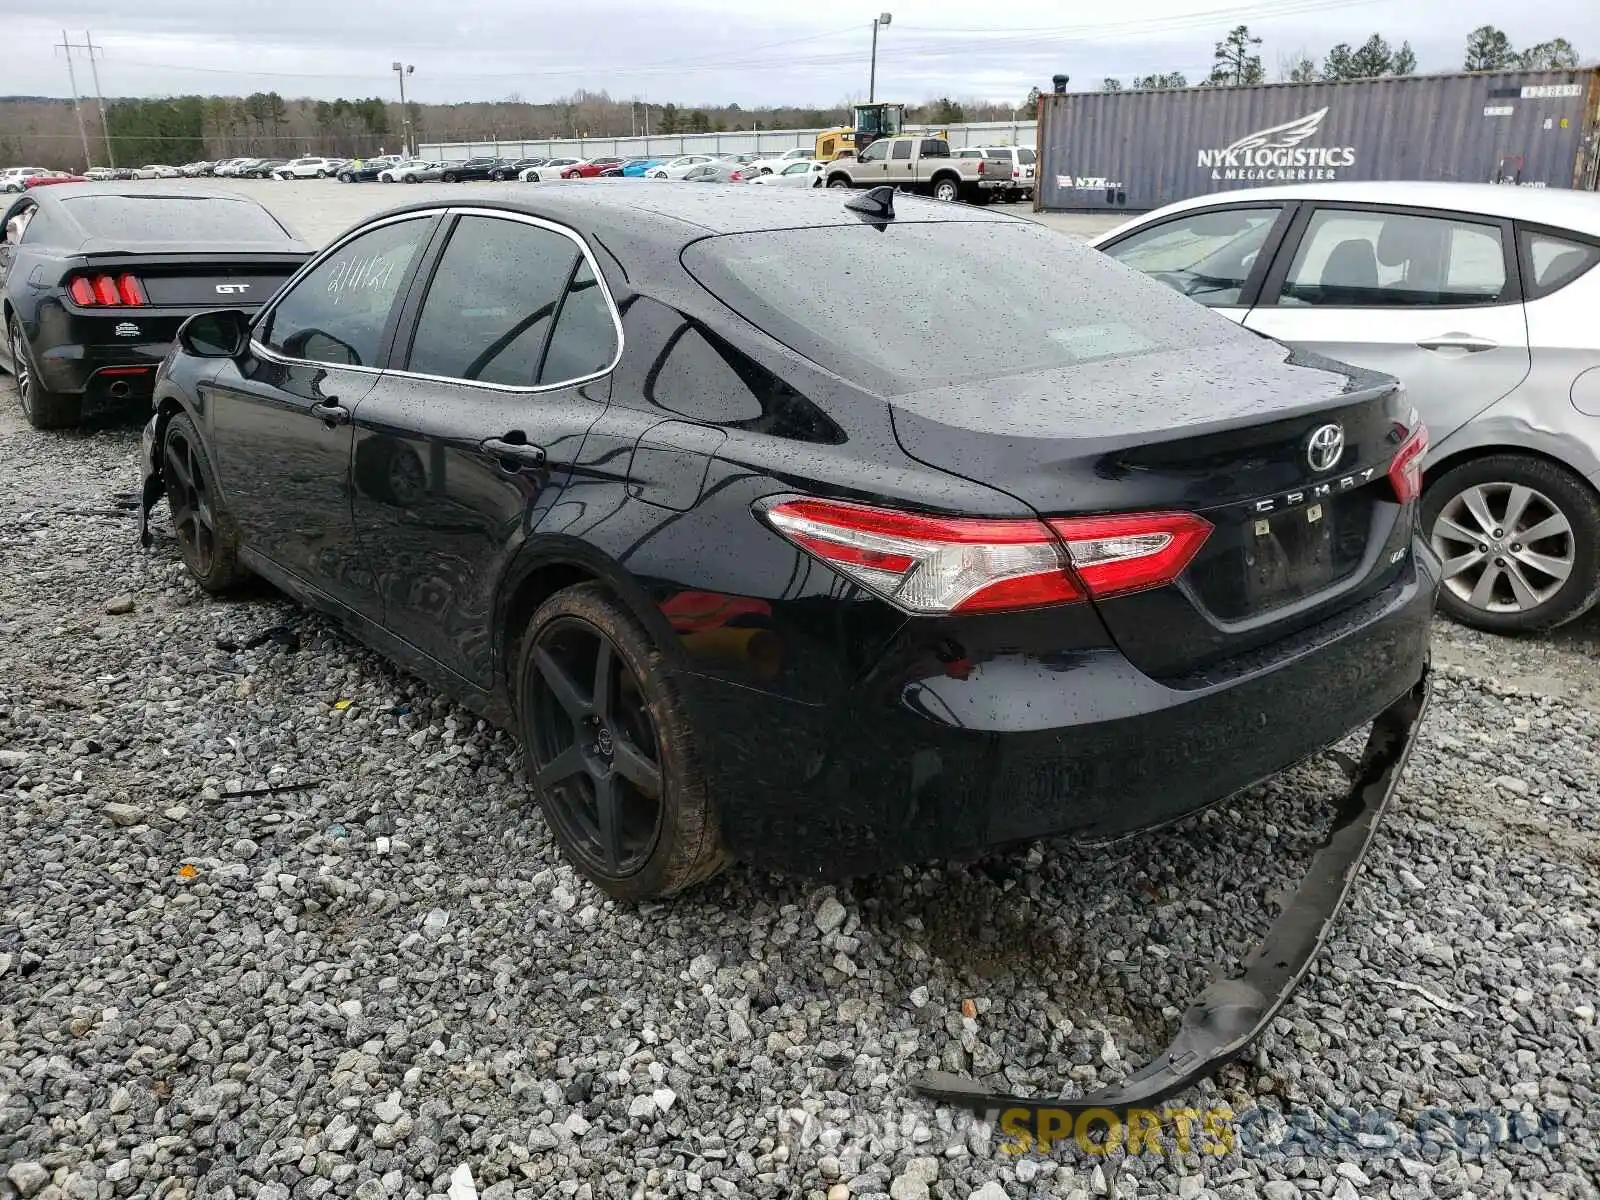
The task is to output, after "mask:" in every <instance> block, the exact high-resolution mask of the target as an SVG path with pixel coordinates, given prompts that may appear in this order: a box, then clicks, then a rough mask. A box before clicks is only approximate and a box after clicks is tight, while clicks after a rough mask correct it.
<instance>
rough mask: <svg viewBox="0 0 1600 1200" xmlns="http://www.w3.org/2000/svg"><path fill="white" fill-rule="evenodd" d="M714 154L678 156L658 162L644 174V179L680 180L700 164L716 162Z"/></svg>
mask: <svg viewBox="0 0 1600 1200" xmlns="http://www.w3.org/2000/svg"><path fill="white" fill-rule="evenodd" d="M716 161H717V157H716V155H714V154H680V155H679V156H678V157H677V158H669V159H665V160H664V161H662V162H658V163H657V164H656V165H655V166H653V167H651V168H650V169H649V170H648V171H646V172H645V173H644V175H645V178H646V179H682V178H683V177H684V176H685V175H687V174H688V173H689V172H690V171H692V170H694V169H695V168H696V167H698V166H700V165H701V164H702V163H708V162H716Z"/></svg>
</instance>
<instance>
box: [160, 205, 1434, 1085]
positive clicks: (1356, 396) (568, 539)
mask: <svg viewBox="0 0 1600 1200" xmlns="http://www.w3.org/2000/svg"><path fill="white" fill-rule="evenodd" d="M997 262H1003V263H1006V264H1007V267H1006V269H1005V270H1004V271H996V270H995V269H994V264H995V263H997ZM179 340H180V349H179V350H178V351H177V352H176V353H175V354H174V355H173V357H172V358H171V359H169V360H168V362H167V363H166V364H165V365H164V366H163V369H162V371H161V375H160V379H159V381H158V383H157V388H156V398H155V404H156V411H155V413H154V415H153V416H152V418H151V420H150V422H149V424H148V426H147V428H146V431H145V451H144V458H145V466H144V471H145V493H144V506H143V511H142V513H141V535H142V537H143V539H144V541H145V543H146V544H147V545H148V544H149V543H150V535H149V532H148V529H147V528H146V526H145V520H146V519H147V516H148V512H149V510H150V508H151V507H152V506H153V505H154V503H155V501H156V500H157V498H158V497H159V496H160V495H161V494H162V493H163V492H164V493H165V494H166V496H167V498H168V502H169V505H170V510H171V514H172V521H173V525H174V527H175V530H176V534H177V542H178V547H179V549H180V552H181V554H182V557H183V560H184V562H185V563H186V564H187V567H188V569H189V571H190V572H191V573H192V575H193V576H194V578H195V579H196V580H197V581H198V583H199V584H200V586H201V587H203V588H204V589H206V590H207V591H211V592H222V591H224V590H226V589H228V588H229V587H231V586H232V585H234V584H236V583H238V582H239V581H240V580H241V578H242V577H243V576H244V575H245V574H246V573H247V572H253V573H256V574H259V575H261V576H264V577H265V578H266V579H267V580H269V581H271V582H272V583H274V584H276V585H277V586H279V587H281V588H282V589H284V590H285V591H287V592H289V593H290V594H291V595H293V596H295V597H297V598H298V599H300V600H301V601H303V602H304V603H306V604H308V605H310V606H313V607H315V608H318V609H320V610H322V611H324V612H326V613H329V614H331V615H333V616H334V617H335V618H337V619H338V620H340V621H342V622H343V623H344V624H345V625H347V626H348V627H349V628H350V629H351V630H353V631H354V632H355V634H356V635H357V636H358V637H360V638H362V639H364V640H365V641H367V642H368V643H369V644H371V645H372V646H374V647H376V648H377V649H378V650H379V651H380V652H382V653H384V654H386V655H388V656H390V657H391V658H393V659H394V660H395V661H397V662H399V663H401V664H403V665H404V666H406V667H408V668H410V669H412V670H414V671H416V672H418V673H419V674H421V675H423V676H425V677H427V678H430V679H432V680H434V681H437V682H438V683H439V684H441V685H442V686H444V687H445V688H446V689H448V690H449V691H450V692H452V693H453V694H454V695H456V696H458V697H460V698H462V699H463V700H464V701H465V702H466V703H467V704H468V705H469V706H472V707H474V708H476V709H477V710H478V711H479V712H481V713H483V714H485V715H486V716H488V717H489V718H490V719H492V720H495V721H498V722H501V723H504V724H506V725H508V726H510V727H511V728H513V729H515V730H517V731H518V732H519V734H520V736H521V740H522V743H523V746H524V747H525V752H526V755H527V760H528V767H529V775H530V778H532V779H534V780H535V781H536V788H537V794H538V798H539V801H540V803H541V805H542V807H543V810H544V813H545V815H546V818H547V820H548V822H549V825H550V828H551V830H552V832H553V833H554V835H555V837H556V838H557V839H558V841H559V842H560V844H561V846H562V848H563V850H564V851H565V853H566V854H567V855H568V856H569V858H570V859H571V861H572V862H573V863H574V864H575V865H576V866H577V867H578V868H579V869H580V870H581V871H583V872H584V873H585V874H586V875H587V876H588V877H589V878H590V879H592V880H593V881H594V882H595V883H596V884H597V885H599V886H600V887H601V888H602V889H604V890H605V891H607V892H609V893H610V894H611V895H613V896H615V897H619V898H626V899H638V898H643V897H650V896H658V895H662V894H667V893H671V892H674V891H677V890H679V889H681V888H684V887H686V886H688V885H690V884H693V883H696V882H697V881H700V880H704V879H706V878H708V877H709V876H711V875H713V874H714V873H716V872H717V871H718V870H719V869H721V868H722V867H723V866H724V864H725V863H727V862H728V861H729V860H730V859H742V860H746V861H749V862H754V863H760V864H762V865H768V866H772V867H776V868H778V869H780V870H785V871H792V872H798V873H804V874H807V875H810V876H813V877H816V876H828V877H838V876H843V875H849V874H855V873H860V872H867V871H875V870H881V869H884V868H886V867H889V866H892V865H894V864H901V863H907V862H913V861H917V860H923V859H928V858H933V857H938V856H950V855H971V854H973V853H975V852H978V851H981V850H983V849H984V848H986V847H991V846H996V845H1001V844H1007V843H1016V842H1022V841H1026V840H1029V839H1037V838H1043V837H1046V836H1050V835H1057V834H1074V835H1088V836H1093V837H1108V836H1114V835H1119V834H1126V833H1129V832H1132V831H1135V830H1139V829H1143V828H1147V827H1151V826H1155V825H1159V824H1163V823H1166V822H1169V821H1172V820H1174V819H1176V818H1179V817H1182V816H1184V815H1185V814H1188V813H1192V812H1194V811H1196V810H1197V809H1199V808H1201V807H1202V806H1205V805H1207V804H1209V803H1211V802H1213V801H1216V800H1218V799H1219V798H1222V797H1224V796H1227V795H1229V794H1230V793H1233V792H1235V791H1237V790H1238V789H1240V788H1243V787H1245V786H1247V785H1250V784H1252V783H1254V782H1256V781H1258V780H1261V779H1263V778H1264V777H1267V776H1269V775H1272V774H1274V773H1276V772H1278V771H1280V770H1282V769H1284V768H1286V767H1288V766H1290V765H1291V764H1293V763H1296V762H1298V761H1299V760H1301V759H1303V758H1305V757H1306V756H1308V755H1310V754H1312V753H1315V752H1317V751H1319V750H1320V749H1321V748H1323V747H1326V746H1328V745H1330V744H1331V743H1334V742H1336V741H1338V740H1340V739H1342V738H1343V737H1345V736H1346V735H1347V734H1349V733H1350V732H1351V731H1352V730H1355V729H1357V728H1359V727H1361V726H1364V725H1365V724H1367V723H1368V722H1375V724H1374V727H1373V732H1372V735H1371V740H1370V742H1369V750H1368V754H1367V755H1366V758H1365V760H1364V761H1363V762H1362V763H1361V764H1360V767H1359V769H1358V770H1357V771H1356V772H1355V779H1354V787H1353V790H1352V796H1353V798H1354V803H1351V804H1347V805H1346V806H1345V807H1344V808H1343V809H1342V810H1341V817H1340V821H1339V823H1338V827H1337V830H1336V832H1335V834H1334V835H1333V836H1332V838H1331V839H1330V842H1329V845H1328V847H1327V848H1326V849H1325V850H1324V851H1323V852H1322V854H1321V855H1319V857H1318V859H1317V862H1316V865H1314V867H1313V875H1314V876H1315V878H1313V879H1311V881H1310V884H1309V885H1308V886H1310V887H1311V891H1310V892H1309V893H1308V895H1309V896H1310V899H1308V900H1305V901H1304V902H1302V903H1300V904H1299V905H1297V906H1296V905H1292V906H1291V907H1290V910H1289V911H1288V912H1286V914H1285V917H1284V920H1285V921H1289V927H1288V928H1287V929H1286V930H1279V931H1277V932H1276V935H1275V936H1276V939H1277V940H1276V941H1275V942H1272V943H1271V949H1270V955H1269V961H1266V962H1265V963H1264V964H1263V965H1262V966H1261V968H1260V970H1259V972H1258V973H1257V974H1256V975H1255V976H1254V977H1252V978H1251V980H1250V986H1252V987H1259V989H1260V990H1261V992H1262V996H1263V999H1262V1001H1261V1003H1260V1005H1259V1006H1258V1007H1259V1009H1260V1012H1261V1013H1262V1014H1266V1015H1270V1012H1271V1011H1273V1010H1275V1008H1276V1006H1277V1004H1278V1003H1281V998H1282V996H1283V995H1286V994H1287V992H1288V991H1289V990H1290V989H1291V988H1292V987H1293V986H1294V982H1295V981H1296V980H1297V979H1298V978H1299V972H1300V971H1303V969H1304V965H1305V963H1307V962H1309V959H1310V956H1311V954H1313V953H1314V952H1315V948H1316V946H1317V945H1318V944H1319V943H1320V940H1321V938H1322V936H1323V934H1324V933H1325V930H1326V925H1327V922H1328V920H1331V917H1332V913H1333V912H1334V911H1335V910H1336V908H1337V905H1338V903H1339V901H1340V899H1342V896H1343V893H1344V889H1345V886H1347V884H1348V881H1349V877H1350V875H1351V874H1352V873H1353V871H1354V868H1355V865H1356V864H1357V863H1359V861H1360V858H1361V855H1362V854H1363V853H1364V851H1365V847H1366V845H1367V844H1368V839H1369V838H1370V836H1371V833H1372V830H1373V828H1374V826H1375V824H1376V821H1377V818H1378V816H1379V815H1380V814H1381V811H1382V808H1383V805H1384V804H1386V803H1387V800H1388V797H1389V795H1390V794H1391V791H1392V788H1393V786H1394V783H1395V779H1396V777H1397V775H1398V771H1399V767H1400V764H1401V762H1402V761H1403V757H1404V753H1405V751H1406V750H1407V749H1408V748H1409V746H1410V744H1411V740H1412V737H1413V735H1414V729H1415V722H1416V718H1417V716H1418V715H1419V713H1420V711H1421V709H1422V707H1423V702H1424V701H1425V699H1426V677H1427V658H1428V628H1429V621H1430V618H1431V616H1432V612H1433V607H1434V601H1435V597H1436V593H1437V588H1438V579H1439V564H1438V562H1437V560H1436V559H1435V558H1434V557H1433V556H1432V553H1431V551H1430V550H1429V549H1428V548H1427V545H1426V543H1425V542H1424V541H1423V540H1422V539H1420V538H1419V537H1418V534H1417V518H1416V513H1417V493H1418V488H1419V478H1420V464H1421V459H1422V456H1423V453H1424V450H1425V447H1426V433H1425V430H1424V429H1423V427H1422V425H1421V424H1420V422H1419V421H1418V420H1417V418H1416V416H1415V414H1414V413H1413V412H1412V410H1411V408H1410V406H1409V404H1407V403H1406V402H1405V398H1404V394H1403V391H1402V390H1401V389H1400V387H1399V386H1398V385H1397V384H1396V383H1395V381H1394V380H1393V379H1391V378H1389V377H1387V376H1381V375H1375V374H1371V373H1367V372H1361V371H1357V370H1356V369H1354V368H1346V367H1343V366H1340V365H1339V364H1336V363H1332V362H1329V361H1328V360H1326V359H1321V358H1316V357H1313V356H1309V355H1307V354H1304V353H1299V352H1295V351H1291V350H1289V349H1288V348H1286V347H1284V346H1283V345H1281V344H1279V343H1277V342H1274V341H1270V340H1268V339H1264V338H1261V337H1259V336H1257V335H1255V334H1252V333H1249V332H1247V331H1244V330H1242V329H1240V328H1239V327H1238V326H1237V325H1235V324H1233V323H1232V322H1230V321H1228V320H1227V319H1226V318H1224V317H1221V316H1218V315H1217V314H1215V313H1213V312H1210V311H1209V310H1207V309H1205V308H1202V307H1201V306H1199V305H1197V304H1194V303H1193V302H1192V301H1188V300H1185V299H1184V298H1183V297H1181V296H1178V295H1176V294H1175V293H1173V292H1172V291H1171V290H1170V289H1168V288H1166V287H1164V286H1163V285H1161V284H1160V283H1157V282H1155V281H1152V280H1149V279H1146V278H1145V277H1143V276H1142V275H1140V274H1138V273H1137V272H1135V271H1132V270H1130V269H1128V268H1126V267H1123V266H1121V265H1120V264H1117V263H1115V262H1113V261H1111V260H1108V259H1107V258H1106V257H1105V256H1103V255H1101V254H1099V253H1098V252H1096V251H1094V250H1091V249H1089V248H1087V247H1084V246H1080V245H1077V244H1075V243H1073V242H1071V241H1069V240H1068V239H1067V238H1065V237H1062V236H1060V235H1059V234H1056V233H1054V232H1051V231H1049V230H1046V229H1043V228H1041V227H1040V226H1038V225H1037V224H1034V223H1033V222H1030V221H1026V220H1020V219H1017V218H1012V217H1005V216H998V215H993V214H989V213H985V212H981V211H978V210H974V209H970V208H966V207H963V206H952V205H945V204H940V203H937V202H935V201H928V200H921V199H915V198H908V197H902V196H897V195H895V194H894V193H893V192H892V190H891V189H888V188H882V189H874V190H872V191H870V192H865V193H860V194H855V195H853V196H850V197H840V196H839V195H838V193H835V192H820V191H818V192H812V191H795V192H793V193H782V192H779V193H774V192H772V191H767V192H764V193H762V194H761V195H759V196H757V195H754V194H753V193H750V192H748V191H747V190H746V189H741V188H661V187H659V186H654V185H652V184H650V183H647V182H643V181H632V180H619V181H614V182H612V181H607V182H599V183H597V182H585V183H578V184H552V185H550V186H548V187H542V188H539V189H537V191H535V192H529V191H527V190H526V189H513V188H504V187H495V188H491V189H486V190H484V191H482V192H481V193H474V195H473V196H472V198H471V200H470V201H457V202H454V203H452V202H450V201H448V200H442V201H441V200H435V201H431V202H427V203H422V204H415V205H410V206H407V207H405V208H402V209H398V210H395V211H393V212H390V213H387V214H385V215H382V216H378V217H374V218H372V219H370V220H368V221H366V222H364V223H363V224H361V225H359V226H357V227H355V228H354V229H352V230H351V231H350V232H348V233H347V234H345V235H344V236H343V237H342V238H340V239H338V240H337V241H336V242H334V243H333V244H332V245H330V246H329V247H328V249H326V250H325V251H324V252H323V253H322V254H321V255H319V256H318V257H317V258H316V259H315V260H314V261H313V262H311V263H310V264H308V266H307V267H306V268H305V269H304V270H303V271H302V272H301V273H299V274H298V275H297V276H296V277H295V278H294V279H292V280H291V281H290V282H289V283H288V284H287V285H286V286H285V287H284V288H283V290H282V291H280V292H279V293H278V294H277V295H276V296H275V297H274V298H273V299H272V301H271V302H269V304H268V305H267V306H266V307H265V308H264V309H262V310H261V311H260V312H259V313H257V314H255V315H254V316H253V317H252V316H250V315H248V314H245V313H235V312H217V313H211V314H207V315H204V316H201V317H196V318H195V319H193V320H192V321H191V322H190V323H189V324H188V325H187V326H186V327H185V329H184V331H183V333H182V334H181V335H180V339H179ZM1308 905H1309V906H1310V909H1309V913H1310V915H1309V916H1308V908H1307V906H1308ZM1291 918H1293V919H1292V920H1291ZM1207 1004H1208V1006H1209V1009H1210V1010H1214V1011H1216V1012H1220V1013H1222V1014H1223V1015H1222V1016H1220V1017H1218V1018H1216V1020H1215V1022H1213V1023H1211V1024H1207V1023H1204V1022H1202V1025H1203V1032H1202V1034H1201V1035H1199V1036H1200V1038H1201V1046H1202V1050H1203V1053H1202V1054H1201V1055H1200V1060H1206V1058H1207V1056H1210V1057H1212V1058H1214V1057H1216V1055H1218V1054H1222V1053H1224V1052H1225V1051H1226V1052H1231V1049H1230V1048H1236V1047H1235V1043H1236V1042H1237V1035H1240V1030H1241V1028H1242V1026H1241V1025H1240V1024H1239V1019H1240V1012H1241V1004H1242V1001H1241V998H1240V995H1239V993H1238V991H1237V990H1235V991H1234V992H1233V993H1230V996H1229V997H1228V998H1227V1003H1226V1004H1223V1003H1222V1002H1220V1001H1218V1002H1216V1003H1212V1002H1211V1001H1209V1000H1208V1001H1207ZM1266 1015H1263V1016H1262V1018H1261V1019H1262V1020H1265V1019H1266ZM1244 1024H1245V1025H1247V1026H1250V1027H1251V1028H1255V1027H1256V1026H1255V1024H1254V1014H1253V1013H1252V1019H1251V1020H1250V1021H1246V1022H1244ZM1207 1039H1209V1040H1207ZM1182 1057H1183V1060H1184V1062H1185V1064H1186V1065H1185V1067H1184V1071H1187V1069H1188V1067H1189V1066H1192V1065H1193V1061H1195V1055H1194V1054H1191V1053H1189V1052H1188V1051H1185V1052H1184V1054H1183V1056H1182ZM1173 1071H1174V1072H1177V1074H1172V1073H1171V1072H1169V1074H1170V1075H1171V1078H1169V1079H1166V1081H1165V1083H1164V1084H1163V1086H1170V1085H1171V1084H1172V1080H1174V1079H1178V1077H1179V1075H1182V1074H1183V1072H1181V1071H1178V1068H1176V1067H1174V1068H1173ZM1185 1077H1186V1076H1185ZM935 1082H937V1081H935ZM1179 1082H1182V1080H1181V1079H1180V1080H1179Z"/></svg>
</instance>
